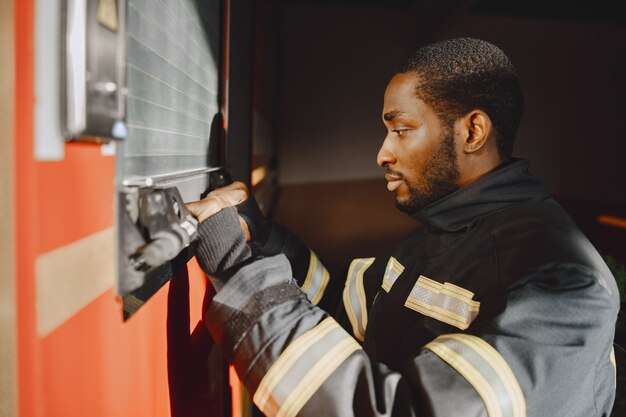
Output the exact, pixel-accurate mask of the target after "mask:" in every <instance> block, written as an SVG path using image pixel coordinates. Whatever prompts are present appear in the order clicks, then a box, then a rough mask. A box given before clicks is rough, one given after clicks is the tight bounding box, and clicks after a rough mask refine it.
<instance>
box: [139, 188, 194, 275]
mask: <svg viewBox="0 0 626 417" xmlns="http://www.w3.org/2000/svg"><path fill="white" fill-rule="evenodd" d="M137 208H138V220H139V222H138V225H139V227H141V228H143V229H144V230H142V231H141V232H143V233H142V234H143V235H144V237H145V239H146V242H147V243H146V244H145V245H143V246H141V247H139V248H138V249H137V251H136V252H135V253H133V254H132V255H130V257H129V262H130V264H131V265H132V267H133V268H134V269H135V270H137V271H148V270H150V269H152V268H155V267H157V266H159V265H163V264H164V263H165V262H167V261H170V260H172V259H174V258H175V257H176V255H178V254H179V253H180V252H181V251H182V250H183V249H184V248H186V247H187V246H189V245H190V244H191V242H193V240H194V239H195V238H196V237H197V235H198V221H197V220H196V219H195V218H194V217H193V215H192V214H191V212H190V211H189V210H188V209H187V207H186V206H185V203H184V202H183V199H182V198H181V196H180V193H179V192H178V188H176V187H169V188H163V189H142V190H140V191H139V196H138V200H137Z"/></svg>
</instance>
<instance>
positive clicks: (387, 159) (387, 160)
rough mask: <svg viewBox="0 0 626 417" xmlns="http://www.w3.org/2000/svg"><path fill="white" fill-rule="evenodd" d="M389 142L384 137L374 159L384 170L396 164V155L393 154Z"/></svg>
mask: <svg viewBox="0 0 626 417" xmlns="http://www.w3.org/2000/svg"><path fill="white" fill-rule="evenodd" d="M389 142H390V141H389V138H388V137H386V138H385V140H384V141H383V144H382V146H381V147H380V150H379V151H378V156H377V157H376V163H377V164H378V166H379V167H381V168H386V167H387V166H389V165H393V164H395V163H396V154H395V153H394V152H393V149H392V148H391V144H390V143H389Z"/></svg>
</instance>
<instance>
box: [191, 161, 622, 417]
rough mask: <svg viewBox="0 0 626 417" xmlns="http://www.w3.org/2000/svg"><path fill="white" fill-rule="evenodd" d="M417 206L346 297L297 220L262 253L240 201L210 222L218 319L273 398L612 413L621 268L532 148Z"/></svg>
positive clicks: (514, 416)
mask: <svg viewBox="0 0 626 417" xmlns="http://www.w3.org/2000/svg"><path fill="white" fill-rule="evenodd" d="M244 217H245V216H244ZM417 219H418V220H419V221H420V222H421V223H423V224H424V227H422V228H420V229H418V230H417V231H416V232H414V233H413V234H411V235H410V236H409V237H408V238H407V239H406V240H405V241H403V242H402V243H401V244H400V245H399V246H398V247H397V248H395V249H394V250H393V251H391V252H389V253H388V254H387V255H385V256H380V257H376V258H362V259H356V260H354V261H352V263H351V265H350V268H349V270H348V274H347V278H346V279H345V284H344V285H342V287H343V288H341V294H340V295H339V297H340V298H341V303H340V305H341V307H340V308H339V309H338V310H339V311H331V310H332V309H331V308H330V306H332V304H333V302H332V301H328V302H327V300H333V299H335V298H336V297H337V294H336V293H337V291H333V288H335V287H333V285H332V282H333V281H332V278H331V277H330V276H329V273H328V271H327V270H326V269H325V268H324V266H323V265H322V263H321V262H320V260H319V259H318V257H317V256H316V255H315V253H314V252H312V251H311V250H309V249H308V248H306V247H305V246H304V245H302V244H301V243H299V242H298V241H297V239H296V238H294V236H293V235H292V234H290V233H289V232H287V231H285V230H284V229H281V228H280V227H278V226H275V225H271V226H270V228H269V232H268V234H269V237H268V238H267V239H264V241H262V242H261V243H260V244H259V245H257V246H259V247H258V248H257V251H255V250H254V248H253V250H252V252H251V251H250V248H249V247H248V246H246V245H245V241H243V240H242V236H243V235H242V233H241V231H240V228H239V224H238V220H237V214H236V211H235V209H233V208H230V209H225V210H222V211H221V212H220V213H218V214H217V215H215V216H213V217H211V218H209V219H208V220H206V221H205V222H203V223H202V224H201V226H200V235H201V241H200V244H199V248H198V260H199V262H200V264H201V266H202V267H203V269H205V271H207V272H208V273H209V275H210V276H211V277H212V280H213V281H214V283H215V284H216V286H217V287H218V292H217V295H216V296H215V298H214V299H213V301H212V302H211V303H210V304H209V306H208V308H207V309H206V310H205V312H204V321H205V324H206V326H207V328H208V329H209V331H210V332H211V334H212V335H213V337H214V339H215V340H216V341H217V342H218V343H219V344H220V345H221V346H222V349H223V351H224V352H225V354H226V356H227V357H228V359H229V360H231V361H232V362H233V363H234V365H235V368H236V370H237V372H238V374H239V376H240V378H241V379H242V381H243V382H244V383H245V385H246V386H247V388H248V389H249V391H250V393H251V394H252V395H253V400H254V402H255V404H256V405H257V406H258V407H259V408H260V409H261V411H263V412H264V413H265V414H266V415H268V416H296V415H299V416H437V417H461V416H462V417H473V416H490V417H494V416H498V417H500V416H501V417H522V416H536V417H540V416H551V417H558V416H562V417H591V416H608V415H609V414H610V410H611V408H612V404H613V401H614V396H615V372H616V370H615V360H614V354H613V349H612V345H613V336H614V331H615V321H616V316H617V311H618V308H619V298H618V297H619V296H618V290H617V287H616V284H615V280H614V278H613V276H612V275H611V273H610V271H609V270H608V268H607V267H606V265H605V264H604V262H603V261H602V258H601V257H600V256H599V255H598V253H597V252H596V250H595V249H594V248H593V246H592V245H591V244H590V243H589V241H588V240H587V239H586V238H585V237H584V236H583V235H582V233H581V232H580V231H579V230H578V228H577V227H576V226H575V225H574V223H573V222H572V220H571V219H570V218H569V216H568V215H567V214H566V213H565V212H564V210H563V209H562V208H561V207H560V206H559V205H558V204H557V203H556V202H555V201H554V200H553V199H552V198H551V197H550V195H549V191H548V189H547V187H546V185H545V184H544V183H543V182H542V181H541V180H539V179H538V178H536V177H534V176H532V175H530V174H529V173H528V162H527V161H524V160H517V161H514V162H513V163H511V164H509V165H507V166H504V167H502V168H500V169H498V170H497V171H495V172H493V173H491V174H489V175H487V176H485V177H483V178H481V179H479V180H478V181H476V182H474V183H472V184H470V185H468V186H466V187H463V188H462V189H460V190H458V191H456V192H454V193H453V194H450V195H448V196H447V197H445V198H443V199H441V200H439V201H437V202H435V203H433V204H431V205H430V206H428V207H426V208H425V209H424V210H422V211H421V212H420V213H418V214H417ZM226 254H228V256H226ZM233 254H234V255H233ZM225 256H226V257H225ZM226 258H228V259H230V260H228V259H227V260H226V261H224V259H226ZM317 305H320V306H324V307H325V310H324V309H322V308H320V307H318V306H317ZM326 311H330V312H332V313H334V314H333V315H332V316H330V315H329V314H328V313H327V312H326ZM346 329H347V331H346Z"/></svg>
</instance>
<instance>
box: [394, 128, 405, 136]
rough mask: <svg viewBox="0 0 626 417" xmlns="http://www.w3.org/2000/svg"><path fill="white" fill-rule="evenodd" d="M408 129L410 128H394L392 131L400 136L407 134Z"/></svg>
mask: <svg viewBox="0 0 626 417" xmlns="http://www.w3.org/2000/svg"><path fill="white" fill-rule="evenodd" d="M408 131H409V129H394V130H392V132H394V133H395V134H396V135H398V136H404V135H405V134H406V132H408Z"/></svg>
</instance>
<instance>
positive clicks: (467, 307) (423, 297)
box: [404, 276, 480, 330]
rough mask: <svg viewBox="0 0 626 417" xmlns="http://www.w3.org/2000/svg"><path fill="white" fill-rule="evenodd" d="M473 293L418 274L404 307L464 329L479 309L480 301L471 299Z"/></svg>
mask: <svg viewBox="0 0 626 417" xmlns="http://www.w3.org/2000/svg"><path fill="white" fill-rule="evenodd" d="M473 296H474V293H472V292H471V291H468V290H466V289H464V288H461V287H458V286H456V285H453V284H450V283H448V282H446V283H444V284H440V283H438V282H437V281H434V280H432V279H429V278H426V277H424V276H420V277H419V278H418V280H417V282H416V283H415V285H414V286H413V289H412V290H411V293H410V294H409V297H408V298H407V300H406V302H405V303H404V305H405V307H408V308H410V309H411V310H414V311H417V312H418V313H421V314H424V315H425V316H428V317H432V318H434V319H436V320H439V321H442V322H444V323H447V324H450V325H451V326H455V327H457V328H459V329H461V330H465V329H467V328H468V327H469V325H470V324H471V323H472V322H473V321H474V319H475V318H476V316H477V315H478V312H479V310H480V302H478V301H474V300H472V297H473Z"/></svg>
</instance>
